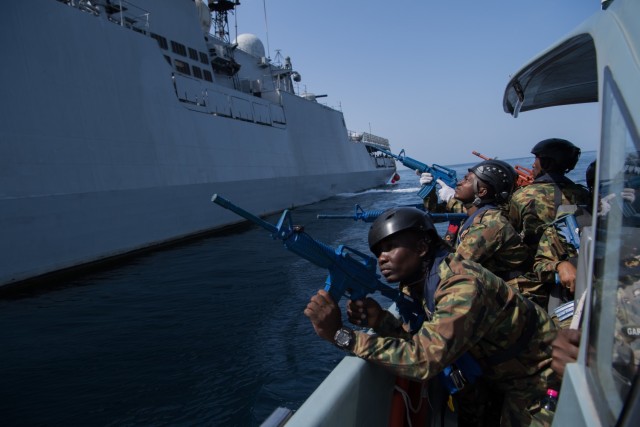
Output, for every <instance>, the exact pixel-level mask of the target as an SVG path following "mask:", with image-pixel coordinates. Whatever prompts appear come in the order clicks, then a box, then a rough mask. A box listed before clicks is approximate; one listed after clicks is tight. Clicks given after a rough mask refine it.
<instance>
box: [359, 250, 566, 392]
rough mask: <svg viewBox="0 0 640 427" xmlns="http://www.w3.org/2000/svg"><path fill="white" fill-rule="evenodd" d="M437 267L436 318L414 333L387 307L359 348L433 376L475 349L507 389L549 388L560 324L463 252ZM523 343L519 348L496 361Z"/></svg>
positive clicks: (409, 372)
mask: <svg viewBox="0 0 640 427" xmlns="http://www.w3.org/2000/svg"><path fill="white" fill-rule="evenodd" d="M434 268H438V275H439V277H440V283H439V284H438V287H437V289H436V292H435V296H434V300H435V310H434V312H433V313H431V316H430V317H431V318H430V320H427V321H425V322H424V323H423V324H422V327H421V328H420V330H418V332H417V333H415V334H414V335H409V334H408V333H407V332H404V331H403V330H402V329H401V322H400V321H399V320H397V319H395V318H394V317H393V316H392V315H391V314H390V313H388V312H385V315H384V317H383V321H382V322H381V324H380V326H379V327H378V328H376V334H373V335H369V334H367V333H365V332H360V331H358V332H356V340H355V345H354V347H353V350H352V351H353V353H354V354H355V355H356V356H359V357H361V358H363V359H366V360H370V361H372V362H375V363H377V364H380V365H383V366H385V367H387V368H389V369H391V370H392V371H393V372H395V373H396V374H397V375H400V376H404V377H408V378H412V379H416V380H427V379H429V378H432V377H434V376H435V375H437V374H438V373H439V372H440V371H442V370H443V369H444V368H445V367H446V366H447V365H449V364H451V363H453V362H454V361H455V360H456V359H458V358H459V357H460V356H461V355H462V354H463V353H465V352H469V353H470V354H471V355H472V356H473V357H474V358H475V359H476V360H477V361H478V362H479V363H480V365H481V366H482V368H483V375H484V377H485V378H487V379H488V380H489V381H491V382H492V383H494V384H495V385H496V386H497V387H498V388H500V389H501V390H503V391H512V392H515V391H516V390H520V391H522V390H526V392H525V395H526V396H533V395H536V396H538V397H540V396H542V395H544V392H545V391H546V389H547V387H548V386H551V385H552V384H551V383H552V382H554V381H555V380H556V379H555V376H554V375H552V373H551V370H550V364H551V346H550V344H551V341H552V340H553V338H555V334H556V327H555V326H554V324H553V322H552V320H551V318H550V317H549V316H548V315H547V313H546V312H544V310H542V309H541V308H540V307H538V306H537V305H536V304H533V303H531V302H529V301H528V300H526V298H524V297H523V296H522V295H521V294H520V293H519V292H518V291H516V290H514V289H513V288H512V287H510V286H508V285H507V284H506V283H505V282H504V281H503V280H501V279H500V278H498V277H497V276H495V275H493V274H492V273H491V272H489V271H488V270H486V269H484V268H482V267H481V266H480V265H479V264H477V263H475V262H473V261H467V260H464V259H462V258H461V257H460V256H458V255H455V254H451V255H449V256H448V257H447V258H445V260H444V261H443V262H441V263H440V265H438V266H435V267H434ZM424 303H425V309H426V301H425V302H424ZM527 335H528V336H527ZM522 337H526V339H525V340H523V339H522ZM514 346H515V347H514ZM517 346H520V348H519V351H517V352H516V353H515V354H513V355H511V356H509V357H508V358H507V359H504V360H503V361H498V362H497V363H496V360H495V359H496V358H499V356H500V355H504V352H505V351H508V349H513V348H516V347H517ZM492 358H494V360H491V359H492ZM553 385H554V386H557V384H553Z"/></svg>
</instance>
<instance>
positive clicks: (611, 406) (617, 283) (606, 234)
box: [587, 69, 640, 424]
mask: <svg viewBox="0 0 640 427" xmlns="http://www.w3.org/2000/svg"><path fill="white" fill-rule="evenodd" d="M602 114H603V120H602V143H601V147H600V157H599V159H598V163H599V165H598V188H597V193H596V197H597V198H598V200H599V202H598V203H597V204H596V206H597V208H598V212H597V216H596V217H597V219H596V245H595V250H594V264H593V266H594V270H593V271H594V278H593V286H592V291H591V308H592V310H591V316H592V318H591V320H590V321H589V339H588V345H589V347H588V348H587V365H588V367H589V370H590V372H591V374H592V379H593V380H594V382H595V386H596V387H597V389H598V392H599V394H600V395H601V396H600V399H599V400H600V405H603V407H602V408H600V409H601V411H599V412H601V413H604V414H607V415H608V416H609V417H610V419H609V420H606V419H605V420H603V421H605V423H606V422H607V421H609V422H610V423H612V424H613V423H614V422H615V420H616V419H617V418H618V416H619V415H620V413H621V410H622V408H623V405H624V402H625V400H626V398H627V395H628V394H629V390H630V388H631V385H632V382H633V380H634V377H635V376H636V373H637V371H638V364H639V363H640V139H639V138H638V134H637V131H636V127H635V125H634V123H633V121H632V119H631V116H630V115H629V114H628V110H627V108H626V106H625V102H624V99H623V97H622V96H621V93H620V92H619V90H618V89H617V86H616V84H615V81H614V79H613V78H612V76H611V73H610V72H609V70H608V69H607V70H605V73H604V89H603V112H602Z"/></svg>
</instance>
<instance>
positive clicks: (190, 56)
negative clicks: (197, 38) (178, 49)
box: [189, 47, 198, 61]
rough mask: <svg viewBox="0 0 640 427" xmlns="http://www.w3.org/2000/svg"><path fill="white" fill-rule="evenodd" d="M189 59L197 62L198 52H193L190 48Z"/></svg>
mask: <svg viewBox="0 0 640 427" xmlns="http://www.w3.org/2000/svg"><path fill="white" fill-rule="evenodd" d="M189 58H191V59H195V60H196V61H197V60H198V51H197V50H195V49H194V48H192V47H190V48H189Z"/></svg>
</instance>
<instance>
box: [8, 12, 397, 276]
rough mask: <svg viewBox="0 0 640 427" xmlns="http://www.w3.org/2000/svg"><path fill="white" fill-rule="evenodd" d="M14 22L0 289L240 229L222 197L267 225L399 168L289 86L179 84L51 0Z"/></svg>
mask: <svg viewBox="0 0 640 427" xmlns="http://www.w3.org/2000/svg"><path fill="white" fill-rule="evenodd" d="M143 3H144V2H143ZM149 4H150V5H151V6H153V4H152V3H149ZM176 4H177V5H181V7H185V8H189V7H193V3H192V2H190V1H187V2H184V5H182V4H180V3H176ZM151 6H150V7H151ZM5 12H6V13H5V14H4V15H3V17H2V18H1V19H2V25H0V35H1V38H2V40H6V41H7V43H6V45H5V46H4V47H3V50H4V52H3V53H4V57H5V60H6V61H7V63H10V64H13V66H12V67H3V69H2V70H0V86H1V87H2V92H3V94H4V96H3V100H2V101H1V102H0V122H1V125H2V126H0V168H1V170H2V172H0V223H2V224H3V226H2V229H1V230H0V250H1V252H2V253H3V257H2V258H1V259H0V285H4V284H8V283H13V282H17V281H22V280H25V279H29V278H32V277H35V276H39V275H43V274H46V273H50V272H53V271H56V270H60V269H66V268H69V267H73V266H77V265H79V264H84V263H89V262H93V261H96V260H101V259H105V258H109V257H113V256H117V255H122V254H125V253H128V252H131V251H135V250H139V249H143V248H149V247H153V246H155V245H158V244H162V243H166V242H169V241H171V240H174V239H180V238H184V237H187V236H191V235H194V234H199V233H202V232H205V231H207V230H212V229H216V228H219V227H222V226H225V225H228V224H231V223H233V222H237V217H234V216H233V215H230V214H228V213H227V212H224V211H223V210H220V209H216V208H215V207H214V206H213V204H212V203H211V202H210V200H211V195H212V194H214V193H219V194H221V195H224V196H225V197H228V198H230V199H231V200H234V202H237V203H238V204H240V205H242V206H244V207H246V208H247V209H248V210H251V211H252V212H255V213H258V214H266V213H271V212H275V211H279V210H282V209H285V208H290V207H293V206H300V205H304V204H308V203H313V202H315V201H318V200H322V199H325V198H328V197H331V196H332V195H335V194H337V193H341V192H352V191H360V190H364V189H367V188H371V187H375V186H379V185H382V184H384V183H386V182H387V181H388V179H389V178H390V177H391V176H392V175H393V173H394V172H395V168H394V167H393V166H392V165H389V164H387V165H384V167H380V166H381V165H379V164H378V165H376V160H375V159H374V158H373V157H371V156H370V155H369V153H368V151H367V148H366V147H365V145H363V144H357V143H354V142H351V141H349V139H348V136H347V130H346V127H345V124H344V117H343V115H342V113H341V112H339V111H336V110H334V109H331V108H328V107H326V106H324V105H321V104H319V103H317V102H313V101H309V100H306V99H303V98H301V97H298V96H296V95H294V94H291V93H286V92H281V91H278V90H274V91H271V92H269V93H264V94H263V95H262V96H261V97H259V98H257V97H255V96H251V95H250V94H246V93H241V92H239V91H234V90H232V89H229V88H227V87H224V86H223V85H217V84H215V82H213V83H208V82H202V81H197V80H196V79H186V78H183V79H178V82H177V84H176V78H175V77H176V75H175V72H174V70H173V69H172V68H171V66H170V65H169V64H168V63H167V61H166V60H165V58H164V57H163V55H162V52H161V51H160V50H159V49H158V45H157V43H156V41H155V40H154V39H152V38H150V37H149V36H147V35H143V34H139V33H137V32H135V31H131V30H130V29H127V28H123V27H120V26H118V25H114V24H113V23H112V22H108V21H106V20H104V19H102V18H100V17H98V16H94V15H92V14H90V13H85V12H82V11H80V10H78V9H75V8H73V7H68V6H65V5H64V4H62V3H60V2H57V1H54V0H36V1H34V2H21V1H11V2H10V3H8V4H7V5H6V8H5ZM34 14H37V15H38V16H42V17H43V19H42V21H41V22H39V24H38V25H37V26H35V25H31V20H32V19H33V18H32V16H33V15H34ZM172 76H173V78H172ZM178 77H180V76H178ZM183 88H189V91H190V92H188V93H187V92H186V90H185V93H184V94H182V89H183ZM194 88H195V89H194ZM179 91H180V93H178V92H179ZM198 94H200V98H199V99H196V98H197V96H198ZM192 95H193V97H192ZM190 97H191V100H190V101H185V99H187V100H188V99H189V98H190ZM222 103H224V105H225V107H224V108H228V112H227V111H223V113H220V111H219V110H220V108H221V107H220V106H221V105H222ZM270 109H275V111H277V112H279V113H280V116H278V117H277V118H276V119H275V120H272V117H271V116H270V115H269V114H266V116H265V114H264V112H265V111H266V112H267V113H268V112H269V111H270ZM247 112H248V113H247ZM260 112H262V116H261V115H260V114H261V113H260ZM247 114H248V115H247Z"/></svg>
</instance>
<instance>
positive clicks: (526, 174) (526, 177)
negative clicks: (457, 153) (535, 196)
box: [472, 150, 534, 187]
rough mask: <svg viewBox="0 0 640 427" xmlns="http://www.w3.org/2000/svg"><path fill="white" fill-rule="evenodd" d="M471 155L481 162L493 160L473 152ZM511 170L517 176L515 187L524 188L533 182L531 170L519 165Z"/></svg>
mask: <svg viewBox="0 0 640 427" xmlns="http://www.w3.org/2000/svg"><path fill="white" fill-rule="evenodd" d="M472 153H473V154H474V155H476V156H478V157H480V158H481V159H482V160H494V159H492V158H491V157H487V156H485V155H482V154H480V153H478V152H477V151H475V150H474V151H472ZM513 168H514V169H515V170H516V173H517V174H518V179H517V181H516V187H524V186H525V185H529V184H531V183H532V182H533V179H534V176H533V171H532V170H531V169H528V168H525V167H524V166H520V165H515V166H514V167H513Z"/></svg>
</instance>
